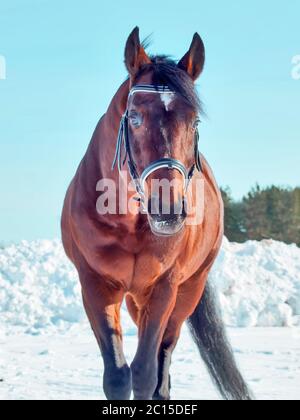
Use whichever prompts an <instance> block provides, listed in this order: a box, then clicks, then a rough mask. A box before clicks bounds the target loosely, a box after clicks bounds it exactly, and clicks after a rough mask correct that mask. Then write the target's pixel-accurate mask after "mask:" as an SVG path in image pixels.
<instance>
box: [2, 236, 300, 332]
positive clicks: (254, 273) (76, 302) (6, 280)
mask: <svg viewBox="0 0 300 420" xmlns="http://www.w3.org/2000/svg"><path fill="white" fill-rule="evenodd" d="M299 273H300V249H299V248H297V247H296V246H295V245H285V244H283V243H279V242H275V241H263V242H260V243H259V242H247V243H245V244H241V245H240V244H233V243H229V242H228V241H227V240H226V239H224V242H223V247H222V250H221V252H220V255H219V258H218V260H217V262H216V264H215V266H214V268H213V271H212V273H211V276H210V281H211V282H212V283H213V284H214V285H215V288H216V290H217V293H218V297H219V300H220V302H221V305H222V309H223V314H224V318H225V320H226V323H227V324H228V325H230V326H239V327H248V326H292V325H300V274H299ZM122 318H123V324H124V327H125V328H124V329H125V333H126V334H133V333H134V330H133V329H132V326H131V323H130V321H129V316H128V314H127V312H126V311H125V309H123V317H122ZM84 319H85V315H84V312H83V309H82V303H81V297H80V286H79V281H78V279H77V274H76V271H75V269H74V268H73V266H72V265H71V264H70V262H69V261H68V260H67V258H66V257H65V254H64V251H63V249H62V245H61V242H60V241H59V240H54V241H49V240H42V241H34V242H27V241H23V242H21V243H20V244H18V245H10V246H7V247H3V248H2V249H0V329H2V332H16V331H19V330H20V329H21V330H22V331H24V332H27V333H30V334H43V333H46V332H49V331H51V330H62V331H63V330H65V329H67V328H69V327H70V326H72V325H73V324H77V323H78V322H81V321H82V320H84Z"/></svg>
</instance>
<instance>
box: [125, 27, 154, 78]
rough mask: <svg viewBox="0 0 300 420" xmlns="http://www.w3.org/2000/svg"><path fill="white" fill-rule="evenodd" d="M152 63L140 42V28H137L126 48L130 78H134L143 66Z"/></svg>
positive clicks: (129, 38)
mask: <svg viewBox="0 0 300 420" xmlns="http://www.w3.org/2000/svg"><path fill="white" fill-rule="evenodd" d="M150 63H151V60H150V58H149V57H148V55H147V54H146V52H145V50H144V48H143V46H142V45H141V42H140V37H139V28H138V27H137V26H136V27H135V28H134V30H133V31H132V32H131V34H130V35H129V37H128V39H127V42H126V47H125V65H126V68H127V70H128V73H129V75H130V77H131V78H132V77H134V76H135V75H136V73H137V72H138V70H139V69H140V67H141V66H142V65H144V64H150Z"/></svg>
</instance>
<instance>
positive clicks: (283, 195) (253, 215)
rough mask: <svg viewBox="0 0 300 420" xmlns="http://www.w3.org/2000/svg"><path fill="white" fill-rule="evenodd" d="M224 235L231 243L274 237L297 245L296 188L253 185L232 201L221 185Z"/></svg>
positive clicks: (299, 202) (299, 208) (299, 197)
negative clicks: (245, 192)
mask: <svg viewBox="0 0 300 420" xmlns="http://www.w3.org/2000/svg"><path fill="white" fill-rule="evenodd" d="M221 192H222V197H223V201H224V209H225V235H226V236H227V238H228V239H229V240H230V241H232V242H245V241H247V240H249V239H251V240H262V239H269V238H272V239H275V240H277V241H282V242H286V243H296V244H297V245H298V246H300V187H298V188H294V189H292V188H281V187H276V186H271V187H267V188H263V189H262V188H261V187H260V186H259V185H256V186H255V187H254V188H252V189H251V191H250V192H249V193H248V194H247V195H246V196H244V197H243V198H242V200H240V201H236V200H234V199H233V198H232V194H231V191H230V189H229V188H222V189H221Z"/></svg>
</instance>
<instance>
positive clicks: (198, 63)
mask: <svg viewBox="0 0 300 420" xmlns="http://www.w3.org/2000/svg"><path fill="white" fill-rule="evenodd" d="M204 62H205V47H204V43H203V41H202V39H201V37H200V35H199V34H198V33H197V32H196V33H195V35H194V37H193V41H192V43H191V46H190V49H189V50H188V52H187V53H186V54H185V55H184V56H183V57H182V59H181V60H180V61H179V63H178V67H179V68H180V69H182V70H185V71H186V72H187V74H188V75H189V76H190V77H191V78H192V79H193V81H195V80H196V79H198V77H199V76H200V74H201V73H202V70H203V68H204Z"/></svg>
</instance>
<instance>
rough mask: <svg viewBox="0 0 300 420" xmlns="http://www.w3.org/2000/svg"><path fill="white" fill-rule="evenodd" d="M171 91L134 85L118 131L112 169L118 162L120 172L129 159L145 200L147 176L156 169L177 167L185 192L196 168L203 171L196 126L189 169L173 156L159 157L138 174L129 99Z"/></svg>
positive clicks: (135, 179)
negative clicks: (141, 94)
mask: <svg viewBox="0 0 300 420" xmlns="http://www.w3.org/2000/svg"><path fill="white" fill-rule="evenodd" d="M137 92H139V93H159V94H161V93H170V94H175V92H174V91H172V90H171V89H169V88H168V87H167V86H154V85H136V86H133V88H132V89H131V90H130V92H129V95H128V99H127V108H126V111H125V113H124V115H123V116H122V118H121V122H120V128H119V133H118V139H117V145H116V152H115V156H114V160H113V163H112V168H111V169H112V170H114V168H115V166H116V164H118V170H119V172H120V171H121V170H122V166H123V165H124V164H125V162H126V161H127V164H128V169H129V173H130V176H131V179H132V181H133V182H134V185H135V189H136V192H137V193H138V194H139V196H140V199H141V200H142V201H143V198H144V197H145V184H146V181H147V178H148V177H149V176H150V175H151V174H152V173H153V172H155V171H157V170H158V169H161V168H168V169H176V170H177V171H179V172H180V173H181V175H182V176H183V178H184V180H185V187H184V189H185V192H186V191H187V189H188V186H189V183H190V181H191V179H192V178H193V176H194V173H195V169H197V170H198V171H199V172H200V171H202V165H201V158H200V152H199V148H198V142H199V131H198V127H197V126H196V127H195V138H194V148H195V163H194V164H193V166H192V167H191V168H190V169H187V168H186V167H185V165H184V164H183V163H182V162H180V161H179V160H177V159H173V158H164V159H158V160H156V161H154V162H152V163H150V164H149V165H148V166H147V167H146V168H145V169H144V171H143V172H142V174H141V175H139V174H138V170H137V167H136V164H135V162H134V159H133V157H132V153H131V147H130V141H129V135H128V101H129V98H130V97H131V96H133V95H134V94H135V93H137ZM123 149H124V151H125V155H124V157H122V155H123Z"/></svg>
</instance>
